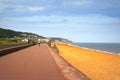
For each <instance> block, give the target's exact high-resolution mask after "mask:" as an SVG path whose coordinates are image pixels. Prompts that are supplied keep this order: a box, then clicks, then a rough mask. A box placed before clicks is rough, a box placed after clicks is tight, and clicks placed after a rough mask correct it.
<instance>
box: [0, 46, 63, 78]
mask: <svg viewBox="0 0 120 80" xmlns="http://www.w3.org/2000/svg"><path fill="white" fill-rule="evenodd" d="M0 80H64V77H63V75H62V74H61V72H60V71H59V69H58V67H57V65H56V63H55V62H54V59H53V58H52V56H51V55H50V54H49V51H48V46H47V44H41V45H40V47H39V46H38V45H35V46H32V47H28V48H26V49H22V50H19V51H17V52H13V53H11V54H9V55H6V56H2V57H0Z"/></svg>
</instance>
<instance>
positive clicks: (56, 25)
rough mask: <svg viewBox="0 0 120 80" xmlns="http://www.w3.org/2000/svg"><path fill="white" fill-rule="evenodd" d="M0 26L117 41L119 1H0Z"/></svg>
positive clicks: (119, 33) (85, 39)
mask: <svg viewBox="0 0 120 80" xmlns="http://www.w3.org/2000/svg"><path fill="white" fill-rule="evenodd" d="M0 27H1V28H6V29H12V30H17V31H23V32H33V33H36V34H39V35H42V36H46V37H63V38H67V39H70V40H72V41H75V42H108V43H109V42H112V43H113V42H114V43H117V42H119V43H120V0H0Z"/></svg>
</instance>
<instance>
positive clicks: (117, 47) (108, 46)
mask: <svg viewBox="0 0 120 80" xmlns="http://www.w3.org/2000/svg"><path fill="white" fill-rule="evenodd" d="M72 45H75V46H79V47H85V48H89V49H94V50H100V51H105V52H109V53H113V54H120V43H72Z"/></svg>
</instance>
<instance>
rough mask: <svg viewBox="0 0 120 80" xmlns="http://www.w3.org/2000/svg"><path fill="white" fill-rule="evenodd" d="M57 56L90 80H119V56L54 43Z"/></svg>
mask: <svg viewBox="0 0 120 80" xmlns="http://www.w3.org/2000/svg"><path fill="white" fill-rule="evenodd" d="M56 47H57V48H58V50H59V54H60V55H61V56H62V57H63V58H64V59H65V60H66V61H67V62H69V63H70V64H71V65H72V66H74V67H75V68H76V69H78V70H79V71H82V72H83V73H84V74H85V75H87V76H88V77H89V78H90V79H91V80H120V56H119V55H115V54H108V53H104V52H98V51H93V50H88V49H83V48H78V47H74V46H70V45H67V44H63V43H56Z"/></svg>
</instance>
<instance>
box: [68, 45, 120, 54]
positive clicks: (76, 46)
mask: <svg viewBox="0 0 120 80" xmlns="http://www.w3.org/2000/svg"><path fill="white" fill-rule="evenodd" d="M67 45H69V46H73V47H77V48H83V49H87V50H92V51H98V52H103V53H106V54H113V55H118V56H120V53H112V52H108V51H103V50H99V49H92V48H88V47H80V46H77V45H74V44H71V43H68V44H67Z"/></svg>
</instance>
